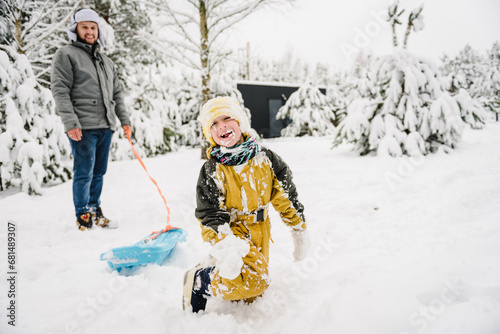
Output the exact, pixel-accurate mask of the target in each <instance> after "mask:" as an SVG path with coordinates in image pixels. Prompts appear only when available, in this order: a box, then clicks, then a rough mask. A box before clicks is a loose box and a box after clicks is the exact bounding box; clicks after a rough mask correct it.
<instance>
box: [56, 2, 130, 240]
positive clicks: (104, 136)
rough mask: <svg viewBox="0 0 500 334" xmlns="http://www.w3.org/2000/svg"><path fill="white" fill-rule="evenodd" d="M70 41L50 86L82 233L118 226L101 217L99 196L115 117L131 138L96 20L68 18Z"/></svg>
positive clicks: (87, 13)
mask: <svg viewBox="0 0 500 334" xmlns="http://www.w3.org/2000/svg"><path fill="white" fill-rule="evenodd" d="M68 36H69V38H70V39H71V42H70V43H69V44H68V45H65V46H63V47H61V48H60V49H59V50H57V52H56V54H55V55H54V60H53V62H52V77H51V88H52V95H53V96H54V100H55V103H56V110H57V113H58V115H59V116H60V117H61V118H62V121H63V123H64V127H65V130H66V134H67V135H68V138H69V140H70V144H71V149H72V152H73V157H74V163H73V171H74V178H73V204H74V206H75V213H76V220H77V222H76V223H77V226H78V228H79V229H80V230H82V231H84V230H86V229H90V228H92V226H93V225H97V226H101V227H108V228H110V227H116V226H114V224H112V222H111V221H110V220H109V219H107V218H106V217H104V215H103V213H102V209H101V202H100V196H101V191H102V186H103V177H104V174H105V173H106V169H107V165H108V155H109V150H110V146H111V137H112V135H113V131H114V130H116V129H117V119H116V118H117V117H118V119H119V121H120V123H121V125H122V127H123V131H124V134H125V136H126V137H129V136H130V135H131V134H132V130H131V127H130V120H129V117H128V113H127V110H126V108H125V104H124V101H123V93H122V89H121V84H120V81H119V79H118V76H117V74H116V70H115V66H114V64H113V62H112V61H111V60H110V59H109V58H108V57H106V56H105V55H104V54H102V53H101V52H100V46H99V43H100V44H101V45H102V46H103V47H104V35H103V30H102V29H101V25H100V18H99V16H98V15H97V13H96V12H94V11H93V10H91V9H86V8H82V9H79V10H77V11H76V12H75V14H74V15H73V16H72V17H71V26H70V27H69V29H68Z"/></svg>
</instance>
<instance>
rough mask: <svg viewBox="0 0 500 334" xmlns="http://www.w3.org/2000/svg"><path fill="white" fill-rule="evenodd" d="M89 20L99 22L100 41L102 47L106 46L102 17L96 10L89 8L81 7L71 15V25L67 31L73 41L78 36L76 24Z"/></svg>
mask: <svg viewBox="0 0 500 334" xmlns="http://www.w3.org/2000/svg"><path fill="white" fill-rule="evenodd" d="M87 21H88V22H95V23H97V27H98V29H99V36H98V38H99V43H100V44H101V46H102V47H105V46H106V44H105V43H104V30H103V29H102V27H101V19H100V18H99V15H97V13H96V12H94V11H93V10H92V9H88V8H80V9H78V10H77V11H76V12H75V13H74V14H73V15H72V16H71V26H70V27H69V28H68V31H67V33H68V37H69V39H71V40H72V41H73V42H76V40H77V37H78V36H77V33H76V26H77V24H78V22H87Z"/></svg>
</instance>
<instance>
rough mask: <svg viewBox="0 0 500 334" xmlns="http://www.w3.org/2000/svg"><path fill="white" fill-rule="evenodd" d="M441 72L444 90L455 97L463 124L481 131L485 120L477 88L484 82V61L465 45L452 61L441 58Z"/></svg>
mask: <svg viewBox="0 0 500 334" xmlns="http://www.w3.org/2000/svg"><path fill="white" fill-rule="evenodd" d="M442 63H443V65H442V68H441V72H442V73H443V74H444V75H445V78H443V82H444V84H445V86H446V89H447V90H448V91H449V92H450V94H451V95H452V96H454V97H455V99H456V101H457V102H458V104H459V107H460V114H461V116H462V119H463V120H464V122H466V123H467V124H469V125H470V126H471V127H472V128H473V129H482V128H483V127H484V125H485V122H486V119H487V113H486V110H485V109H484V107H483V105H482V103H481V102H480V100H479V99H481V96H482V94H483V93H482V92H480V90H479V89H478V88H477V87H478V85H480V82H482V81H484V79H483V76H484V72H485V65H486V64H485V60H484V58H483V57H481V56H480V55H479V53H478V52H477V51H475V50H474V49H472V48H471V47H470V46H469V45H466V46H465V48H464V49H463V50H461V51H460V52H459V53H458V55H457V56H456V57H455V58H454V59H450V58H449V57H447V56H445V57H443V58H442Z"/></svg>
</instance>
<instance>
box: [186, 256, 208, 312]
mask: <svg viewBox="0 0 500 334" xmlns="http://www.w3.org/2000/svg"><path fill="white" fill-rule="evenodd" d="M213 270H214V267H203V266H202V265H200V264H199V265H197V266H196V267H194V268H192V269H190V270H188V271H187V272H186V274H185V275H184V289H183V303H182V308H183V309H184V310H185V309H186V308H188V307H189V306H191V307H192V309H193V312H194V313H198V312H199V311H204V310H205V307H206V305H207V298H208V297H209V296H210V286H211V282H212V277H211V275H212V271H213Z"/></svg>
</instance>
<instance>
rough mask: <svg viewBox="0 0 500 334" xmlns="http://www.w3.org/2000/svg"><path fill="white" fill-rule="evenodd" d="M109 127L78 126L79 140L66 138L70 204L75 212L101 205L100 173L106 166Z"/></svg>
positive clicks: (79, 213) (101, 180)
mask: <svg viewBox="0 0 500 334" xmlns="http://www.w3.org/2000/svg"><path fill="white" fill-rule="evenodd" d="M112 137H113V131H111V129H109V128H106V129H95V130H82V139H81V140H80V141H74V140H71V139H70V140H69V141H70V143H71V150H72V151H73V158H74V163H73V172H74V176H73V204H74V205H75V214H76V216H77V217H78V216H79V215H81V214H83V213H86V212H89V211H91V210H93V209H96V208H98V207H99V206H100V205H101V200H100V197H101V192H102V185H103V177H104V174H106V170H107V168H108V156H109V149H110V147H111V138H112Z"/></svg>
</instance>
